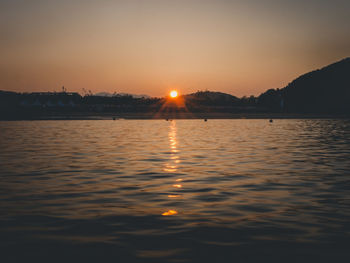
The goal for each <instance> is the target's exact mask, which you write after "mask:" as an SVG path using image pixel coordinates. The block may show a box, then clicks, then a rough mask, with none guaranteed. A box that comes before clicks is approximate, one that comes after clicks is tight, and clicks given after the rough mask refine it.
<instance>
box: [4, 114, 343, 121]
mask: <svg viewBox="0 0 350 263" xmlns="http://www.w3.org/2000/svg"><path fill="white" fill-rule="evenodd" d="M121 119H125V120H172V119H179V120H187V119H188V120H191V119H350V116H349V115H336V114H287V113H173V114H165V113H156V114H154V113H115V114H113V113H83V114H47V115H36V116H0V121H36V120H37V121H39V120H121Z"/></svg>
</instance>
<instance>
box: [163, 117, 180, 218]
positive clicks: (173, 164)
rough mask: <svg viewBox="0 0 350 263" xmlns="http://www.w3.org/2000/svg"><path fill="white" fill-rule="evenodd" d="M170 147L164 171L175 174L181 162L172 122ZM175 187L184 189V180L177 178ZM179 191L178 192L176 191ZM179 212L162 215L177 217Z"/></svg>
mask: <svg viewBox="0 0 350 263" xmlns="http://www.w3.org/2000/svg"><path fill="white" fill-rule="evenodd" d="M168 137H169V146H170V156H169V160H168V162H167V163H166V164H165V167H164V168H163V171H165V172H168V173H173V174H174V175H175V173H176V172H177V171H178V168H179V166H178V165H179V163H180V162H181V161H180V159H179V150H178V149H177V139H176V122H175V121H172V122H171V123H170V126H169V133H168ZM174 180H175V181H174V184H173V185H172V186H173V187H175V188H177V189H180V188H182V184H179V183H180V182H182V180H183V179H182V178H175V179H174ZM176 191H177V190H176ZM178 197H180V195H178V194H169V195H168V198H178ZM177 213H178V212H177V211H176V210H174V209H170V210H168V211H167V212H164V213H162V215H163V216H171V215H176V214H177Z"/></svg>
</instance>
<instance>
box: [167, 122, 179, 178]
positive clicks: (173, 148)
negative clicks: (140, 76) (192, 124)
mask: <svg viewBox="0 0 350 263" xmlns="http://www.w3.org/2000/svg"><path fill="white" fill-rule="evenodd" d="M168 137H169V146H170V160H169V162H167V163H166V164H165V167H164V168H163V171H165V172H168V173H175V172H177V168H178V163H180V160H179V156H178V152H179V151H178V150H177V140H176V122H175V121H172V122H171V123H170V130H169V133H168Z"/></svg>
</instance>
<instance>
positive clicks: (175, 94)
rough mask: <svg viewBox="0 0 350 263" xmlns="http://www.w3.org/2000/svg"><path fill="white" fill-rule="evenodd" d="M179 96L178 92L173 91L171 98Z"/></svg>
mask: <svg viewBox="0 0 350 263" xmlns="http://www.w3.org/2000/svg"><path fill="white" fill-rule="evenodd" d="M177 96H178V93H177V91H176V90H172V91H171V92H170V97H172V98H176V97H177Z"/></svg>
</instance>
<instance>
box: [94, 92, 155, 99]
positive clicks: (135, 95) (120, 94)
mask: <svg viewBox="0 0 350 263" xmlns="http://www.w3.org/2000/svg"><path fill="white" fill-rule="evenodd" d="M94 96H98V97H114V96H131V97H133V98H135V99H139V98H146V99H147V98H150V96H148V95H144V94H140V95H138V94H129V93H109V92H98V93H96V94H94Z"/></svg>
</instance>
